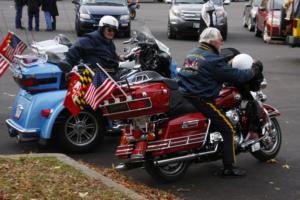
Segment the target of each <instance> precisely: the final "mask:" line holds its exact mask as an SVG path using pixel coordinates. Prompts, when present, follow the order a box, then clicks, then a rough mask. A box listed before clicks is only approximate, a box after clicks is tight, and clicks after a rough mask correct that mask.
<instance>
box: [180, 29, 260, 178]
mask: <svg viewBox="0 0 300 200" xmlns="http://www.w3.org/2000/svg"><path fill="white" fill-rule="evenodd" d="M199 43H200V46H199V47H198V48H195V49H193V50H192V51H191V52H190V53H189V54H188V55H187V57H186V59H185V61H184V64H183V67H182V69H181V70H180V72H179V73H178V79H179V86H180V88H179V90H180V92H181V93H182V94H183V95H185V96H186V97H187V99H188V100H189V101H190V102H191V103H192V104H193V105H194V106H195V107H196V108H197V109H198V110H199V112H201V113H203V114H204V115H205V116H206V117H208V118H210V119H211V121H212V127H214V129H216V130H215V131H219V132H220V133H221V134H222V137H223V143H224V146H223V164H224V169H223V171H222V173H221V175H222V176H223V177H240V176H244V175H245V174H246V173H245V171H244V170H241V169H238V168H237V167H235V166H234V165H233V164H234V163H235V147H234V141H233V138H234V135H235V130H234V127H233V125H232V124H231V122H230V120H229V119H228V118H227V117H226V115H225V114H224V112H223V111H222V110H221V109H219V108H217V107H216V106H215V105H214V98H215V97H217V96H218V95H219V92H220V90H221V89H222V86H223V84H224V83H233V84H240V83H245V82H247V81H250V80H251V79H252V78H253V77H255V76H256V75H257V74H259V73H260V71H259V69H258V67H257V66H256V65H255V64H254V65H253V67H252V68H251V69H244V70H241V69H237V68H232V67H231V66H230V65H229V64H227V63H226V62H225V61H224V58H223V57H222V56H221V55H220V54H219V50H220V48H221V47H222V45H223V39H222V36H221V33H220V31H219V30H218V29H216V28H212V27H209V28H206V29H205V30H204V31H203V32H202V33H201V35H200V40H199ZM250 138H251V136H250Z"/></svg>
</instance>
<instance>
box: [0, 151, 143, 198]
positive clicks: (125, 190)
mask: <svg viewBox="0 0 300 200" xmlns="http://www.w3.org/2000/svg"><path fill="white" fill-rule="evenodd" d="M22 157H55V158H57V159H58V160H60V161H62V162H64V163H65V164H67V165H70V166H72V167H73V168H75V169H77V170H79V171H81V172H82V173H84V174H85V175H87V176H89V177H91V178H94V179H96V180H100V181H101V182H102V183H103V184H104V185H106V186H107V187H109V188H112V189H114V190H117V191H119V192H122V193H124V194H126V195H127V196H128V197H130V198H131V199H134V200H146V198H144V197H143V196H141V195H139V194H138V193H136V192H134V191H133V190H131V189H128V188H126V187H124V186H123V185H121V184H118V183H116V182H115V181H114V180H112V179H110V178H108V177H106V176H103V175H102V174H101V173H99V172H97V171H95V170H93V169H90V168H88V167H87V166H85V165H83V164H81V163H79V162H77V161H76V160H74V159H72V158H70V157H69V156H66V155H65V154H60V153H39V154H14V155H0V158H22Z"/></svg>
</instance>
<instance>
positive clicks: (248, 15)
mask: <svg viewBox="0 0 300 200" xmlns="http://www.w3.org/2000/svg"><path fill="white" fill-rule="evenodd" d="M260 1H261V0H250V1H249V2H248V3H247V4H246V5H245V7H244V12H243V26H244V27H245V28H248V30H249V31H254V27H255V22H256V18H255V17H256V13H257V11H258V6H259V4H260Z"/></svg>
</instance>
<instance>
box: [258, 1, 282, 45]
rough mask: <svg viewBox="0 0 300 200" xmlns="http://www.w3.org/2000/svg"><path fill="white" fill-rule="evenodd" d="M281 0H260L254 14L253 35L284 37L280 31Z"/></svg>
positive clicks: (266, 38)
mask: <svg viewBox="0 0 300 200" xmlns="http://www.w3.org/2000/svg"><path fill="white" fill-rule="evenodd" d="M282 4H283V0H262V1H261V3H260V6H259V8H258V12H257V14H256V24H255V36H256V37H261V36H262V37H263V40H264V41H265V42H268V41H270V40H271V39H284V37H282V34H281V32H280V21H281V8H282Z"/></svg>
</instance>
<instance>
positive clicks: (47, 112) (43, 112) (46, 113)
mask: <svg viewBox="0 0 300 200" xmlns="http://www.w3.org/2000/svg"><path fill="white" fill-rule="evenodd" d="M51 113H52V109H43V110H41V115H42V117H49V116H50V114H51Z"/></svg>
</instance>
